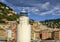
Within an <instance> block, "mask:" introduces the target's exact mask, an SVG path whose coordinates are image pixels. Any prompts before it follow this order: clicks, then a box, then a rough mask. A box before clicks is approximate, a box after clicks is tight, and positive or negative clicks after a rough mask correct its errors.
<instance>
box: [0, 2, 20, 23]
mask: <svg viewBox="0 0 60 42" xmlns="http://www.w3.org/2000/svg"><path fill="white" fill-rule="evenodd" d="M18 17H19V15H18V14H17V13H16V12H14V11H13V9H11V8H10V7H8V6H6V5H5V4H3V3H1V2H0V22H2V21H15V20H16V19H17V18H18Z"/></svg>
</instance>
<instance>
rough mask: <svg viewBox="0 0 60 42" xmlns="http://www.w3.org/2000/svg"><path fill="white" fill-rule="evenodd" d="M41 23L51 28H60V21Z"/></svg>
mask: <svg viewBox="0 0 60 42" xmlns="http://www.w3.org/2000/svg"><path fill="white" fill-rule="evenodd" d="M41 23H42V24H43V25H46V26H47V27H50V28H60V19H51V20H45V21H41Z"/></svg>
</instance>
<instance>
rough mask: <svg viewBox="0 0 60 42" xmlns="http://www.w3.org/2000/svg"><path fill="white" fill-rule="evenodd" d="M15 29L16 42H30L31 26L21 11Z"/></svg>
mask: <svg viewBox="0 0 60 42" xmlns="http://www.w3.org/2000/svg"><path fill="white" fill-rule="evenodd" d="M20 15H21V16H20V18H19V24H18V27H17V42H31V26H30V24H29V17H28V13H27V12H26V11H25V10H24V9H23V10H22V11H21V13H20Z"/></svg>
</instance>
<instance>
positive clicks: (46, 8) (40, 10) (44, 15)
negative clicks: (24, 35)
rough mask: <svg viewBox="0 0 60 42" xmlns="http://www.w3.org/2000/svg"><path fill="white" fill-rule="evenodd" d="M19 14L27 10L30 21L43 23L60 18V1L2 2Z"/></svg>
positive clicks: (4, 0)
mask: <svg viewBox="0 0 60 42" xmlns="http://www.w3.org/2000/svg"><path fill="white" fill-rule="evenodd" d="M0 2H3V3H4V4H6V5H7V6H9V7H11V8H12V9H13V10H14V11H15V12H17V13H18V14H19V13H20V11H21V10H22V9H24V10H26V11H27V12H28V14H29V18H30V19H34V20H36V21H43V20H49V19H57V18H60V0H0Z"/></svg>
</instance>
